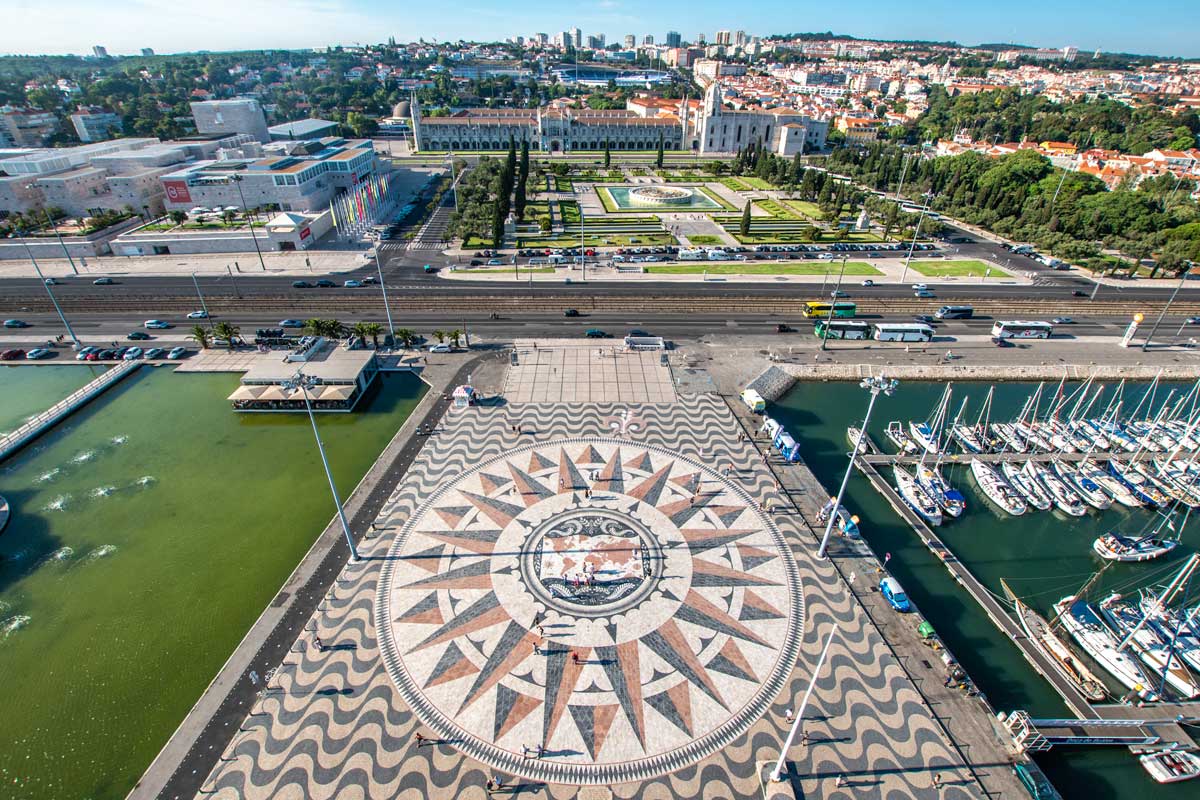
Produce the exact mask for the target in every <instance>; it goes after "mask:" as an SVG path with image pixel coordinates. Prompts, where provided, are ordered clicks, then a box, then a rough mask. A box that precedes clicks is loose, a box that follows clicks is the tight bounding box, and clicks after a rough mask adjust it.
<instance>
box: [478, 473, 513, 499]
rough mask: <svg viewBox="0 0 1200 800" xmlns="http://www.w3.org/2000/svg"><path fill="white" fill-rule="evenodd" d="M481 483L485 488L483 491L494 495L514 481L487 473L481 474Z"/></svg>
mask: <svg viewBox="0 0 1200 800" xmlns="http://www.w3.org/2000/svg"><path fill="white" fill-rule="evenodd" d="M479 483H480V485H481V486H483V490H484V491H485V492H487V493H488V494H492V493H493V492H495V491H496V490H497V489H499V488H500V487H501V486H505V485H507V484H509V483H512V479H510V478H505V477H503V476H502V475H489V474H487V473H486V472H481V473H479Z"/></svg>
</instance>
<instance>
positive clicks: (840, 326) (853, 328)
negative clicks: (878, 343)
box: [813, 319, 871, 339]
mask: <svg viewBox="0 0 1200 800" xmlns="http://www.w3.org/2000/svg"><path fill="white" fill-rule="evenodd" d="M826 328H828V331H829V332H828V333H826ZM813 333H815V334H816V335H817V337H818V338H821V339H866V338H868V337H869V336H870V335H871V326H870V324H869V323H866V322H854V321H852V320H845V319H835V320H824V319H819V320H817V324H816V325H815V326H814V327H813Z"/></svg>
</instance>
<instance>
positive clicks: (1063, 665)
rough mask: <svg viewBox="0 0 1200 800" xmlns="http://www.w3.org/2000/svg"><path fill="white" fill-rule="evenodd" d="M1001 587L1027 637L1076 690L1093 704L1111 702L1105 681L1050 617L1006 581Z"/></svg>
mask: <svg viewBox="0 0 1200 800" xmlns="http://www.w3.org/2000/svg"><path fill="white" fill-rule="evenodd" d="M1000 585H1001V586H1003V587H1004V591H1005V592H1007V593H1008V595H1009V596H1010V597H1011V598H1012V600H1013V608H1014V610H1015V611H1016V612H1017V622H1018V623H1019V624H1020V626H1021V629H1022V630H1024V631H1025V635H1026V636H1028V637H1029V640H1030V641H1031V642H1033V643H1034V645H1036V646H1037V647H1039V648H1040V649H1041V650H1042V652H1044V653H1045V654H1046V655H1047V656H1049V657H1050V660H1051V662H1052V663H1053V664H1054V666H1055V667H1056V668H1057V669H1058V671H1059V673H1060V674H1061V675H1062V676H1063V677H1064V678H1066V679H1067V680H1068V681H1070V682H1071V683H1072V684H1074V686H1075V688H1076V689H1078V690H1079V692H1080V693H1081V694H1082V695H1083V696H1084V697H1086V698H1087V699H1088V700H1089V701H1091V702H1093V703H1100V702H1103V701H1104V700H1105V699H1107V697H1108V689H1107V688H1105V686H1104V681H1102V680H1100V678H1099V677H1098V676H1097V675H1096V674H1095V673H1094V672H1092V670H1091V669H1090V668H1089V667H1088V666H1087V664H1085V663H1084V662H1083V660H1082V659H1080V658H1079V657H1078V656H1077V655H1075V653H1073V652H1072V651H1071V648H1070V646H1069V645H1068V644H1067V643H1066V642H1064V641H1063V640H1062V639H1061V638H1060V637H1059V635H1058V634H1057V633H1055V632H1054V629H1053V628H1052V627H1050V623H1049V622H1047V621H1046V618H1045V617H1043V616H1042V615H1041V614H1039V613H1037V612H1036V611H1034V610H1033V609H1032V608H1030V607H1029V606H1028V605H1026V604H1025V603H1023V602H1021V601H1020V600H1019V599H1018V598H1017V597H1016V595H1015V594H1013V592H1012V590H1011V589H1009V587H1008V584H1006V583H1005V582H1004V581H1001V582H1000Z"/></svg>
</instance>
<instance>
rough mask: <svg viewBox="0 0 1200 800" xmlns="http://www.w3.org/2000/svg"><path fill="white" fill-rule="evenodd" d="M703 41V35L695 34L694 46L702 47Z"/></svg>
mask: <svg viewBox="0 0 1200 800" xmlns="http://www.w3.org/2000/svg"><path fill="white" fill-rule="evenodd" d="M704 41H705V39H704V34H703V33H697V34H696V44H698V45H700V46H701V47H704Z"/></svg>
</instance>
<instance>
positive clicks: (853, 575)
mask: <svg viewBox="0 0 1200 800" xmlns="http://www.w3.org/2000/svg"><path fill="white" fill-rule="evenodd" d="M857 577H858V573H857V572H854V571H853V570H851V571H850V583H852V584H853V583H854V579H855V578H857Z"/></svg>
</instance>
